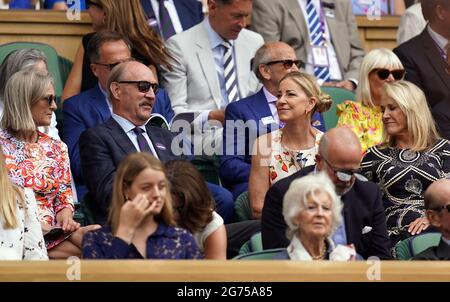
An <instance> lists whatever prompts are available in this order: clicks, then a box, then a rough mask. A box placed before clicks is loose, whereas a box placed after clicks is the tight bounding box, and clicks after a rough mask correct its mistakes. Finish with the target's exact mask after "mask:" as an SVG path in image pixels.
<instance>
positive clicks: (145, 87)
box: [117, 81, 159, 94]
mask: <svg viewBox="0 0 450 302" xmlns="http://www.w3.org/2000/svg"><path fill="white" fill-rule="evenodd" d="M117 83H120V84H135V85H136V86H137V89H138V90H139V92H143V93H147V92H148V91H149V90H150V88H151V89H152V90H153V93H154V94H157V93H158V90H159V85H158V84H157V83H150V82H147V81H119V82H117Z"/></svg>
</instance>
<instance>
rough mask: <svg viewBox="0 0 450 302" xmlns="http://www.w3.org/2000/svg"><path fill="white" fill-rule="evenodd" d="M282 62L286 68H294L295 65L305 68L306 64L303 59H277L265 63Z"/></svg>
mask: <svg viewBox="0 0 450 302" xmlns="http://www.w3.org/2000/svg"><path fill="white" fill-rule="evenodd" d="M278 63H281V64H283V67H284V68H285V69H289V68H292V66H293V65H295V66H297V68H299V69H300V68H303V67H304V66H305V63H304V62H303V61H302V60H277V61H272V62H268V63H264V65H268V66H270V65H274V64H278Z"/></svg>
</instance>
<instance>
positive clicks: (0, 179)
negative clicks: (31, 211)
mask: <svg viewBox="0 0 450 302" xmlns="http://www.w3.org/2000/svg"><path fill="white" fill-rule="evenodd" d="M0 188H1V190H2V194H1V197H0V222H3V227H4V228H5V229H15V228H17V226H18V223H19V222H18V220H17V211H16V209H17V202H19V205H22V206H23V205H24V196H23V194H22V191H21V190H20V189H19V188H18V187H16V186H15V185H14V184H12V183H11V180H10V179H9V176H8V172H7V169H6V165H5V156H4V155H3V152H0Z"/></svg>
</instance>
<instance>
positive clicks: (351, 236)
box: [341, 190, 360, 245]
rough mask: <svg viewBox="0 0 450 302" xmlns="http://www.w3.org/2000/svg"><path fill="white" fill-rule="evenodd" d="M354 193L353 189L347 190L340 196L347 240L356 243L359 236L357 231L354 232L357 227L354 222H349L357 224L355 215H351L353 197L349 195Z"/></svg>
mask: <svg viewBox="0 0 450 302" xmlns="http://www.w3.org/2000/svg"><path fill="white" fill-rule="evenodd" d="M353 194H354V191H353V190H351V191H350V192H348V193H347V194H345V195H344V196H342V197H341V198H342V203H343V204H344V219H345V233H346V235H347V242H351V243H354V244H355V245H356V243H357V242H359V239H360V236H359V234H358V233H356V234H355V232H357V231H358V228H357V227H355V224H353V225H352V224H351V223H356V226H357V221H356V220H355V215H353V214H354V213H353V212H354V210H355V209H354V207H353V203H352V199H353V197H352V196H351V195H353Z"/></svg>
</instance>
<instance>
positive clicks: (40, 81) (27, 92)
mask: <svg viewBox="0 0 450 302" xmlns="http://www.w3.org/2000/svg"><path fill="white" fill-rule="evenodd" d="M50 87H53V78H52V77H51V76H50V75H49V74H43V73H40V72H38V71H34V70H23V71H18V72H16V73H15V74H13V75H12V76H11V78H10V79H9V80H8V81H7V82H6V86H5V91H4V95H3V97H4V100H3V102H4V110H3V117H2V120H1V122H0V126H1V127H2V128H3V129H6V130H8V132H10V133H11V134H13V135H19V136H20V135H23V134H26V133H29V132H34V131H36V129H37V126H36V123H35V122H34V120H33V115H32V114H31V107H32V106H33V105H34V104H35V103H37V102H38V101H39V100H41V99H42V98H43V97H45V96H46V94H47V90H48V89H49V88H50Z"/></svg>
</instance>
